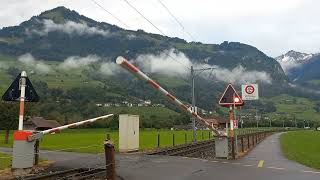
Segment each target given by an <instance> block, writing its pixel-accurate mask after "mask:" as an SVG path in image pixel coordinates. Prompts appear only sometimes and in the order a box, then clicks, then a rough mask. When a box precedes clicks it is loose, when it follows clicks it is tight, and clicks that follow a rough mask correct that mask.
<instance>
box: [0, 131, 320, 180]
mask: <svg viewBox="0 0 320 180" xmlns="http://www.w3.org/2000/svg"><path fill="white" fill-rule="evenodd" d="M279 136H280V134H274V135H272V136H269V137H268V138H267V139H266V140H264V141H263V142H261V143H260V144H259V145H258V146H257V147H256V148H255V149H254V150H252V151H251V152H250V153H248V155H247V156H246V157H244V158H243V159H240V160H236V161H227V160H216V161H215V160H213V161H211V160H210V161H209V160H203V159H194V158H185V157H170V156H148V155H142V154H121V155H117V157H116V164H117V174H118V175H120V176H121V177H122V178H123V179H125V180H143V179H147V180H149V179H152V180H158V179H159V180H162V179H168V180H182V179H187V180H188V179H190V180H191V179H192V180H194V179H198V180H206V179H208V180H209V179H210V180H212V179H224V180H229V179H230V180H233V179H239V180H242V179H243V180H257V179H258V180H273V179H274V180H319V179H320V172H319V171H316V170H314V169H311V168H308V167H305V166H303V165H300V164H298V163H296V162H293V161H290V160H287V159H286V158H285V157H284V156H283V154H282V153H281V150H280V145H279ZM1 150H2V151H10V149H5V148H0V151H1ZM41 156H42V157H45V158H48V159H50V160H53V161H55V163H54V164H53V165H52V167H51V169H52V170H56V169H65V168H75V167H91V168H98V167H100V166H101V167H102V166H103V165H104V156H103V154H83V153H72V152H52V151H41Z"/></svg>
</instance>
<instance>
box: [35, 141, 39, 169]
mask: <svg viewBox="0 0 320 180" xmlns="http://www.w3.org/2000/svg"><path fill="white" fill-rule="evenodd" d="M38 164H39V139H37V140H36V143H35V144H34V165H38Z"/></svg>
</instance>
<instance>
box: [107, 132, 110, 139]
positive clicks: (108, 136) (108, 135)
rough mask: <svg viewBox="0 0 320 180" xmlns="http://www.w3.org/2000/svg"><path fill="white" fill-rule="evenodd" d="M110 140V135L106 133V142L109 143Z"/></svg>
mask: <svg viewBox="0 0 320 180" xmlns="http://www.w3.org/2000/svg"><path fill="white" fill-rule="evenodd" d="M110 139H111V138H110V134H109V133H108V134H107V141H109V140H110Z"/></svg>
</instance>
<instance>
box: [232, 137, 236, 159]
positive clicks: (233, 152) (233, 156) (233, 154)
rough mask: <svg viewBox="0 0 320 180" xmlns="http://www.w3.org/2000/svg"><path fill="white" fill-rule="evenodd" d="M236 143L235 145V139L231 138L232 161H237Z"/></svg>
mask: <svg viewBox="0 0 320 180" xmlns="http://www.w3.org/2000/svg"><path fill="white" fill-rule="evenodd" d="M234 143H235V140H234V137H231V151H232V159H236V152H235V147H234Z"/></svg>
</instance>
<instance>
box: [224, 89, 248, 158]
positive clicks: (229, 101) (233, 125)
mask: <svg viewBox="0 0 320 180" xmlns="http://www.w3.org/2000/svg"><path fill="white" fill-rule="evenodd" d="M243 104H244V103H243V101H242V99H241V97H240V96H239V94H238V93H237V91H236V90H235V89H234V87H233V86H232V85H231V84H228V86H227V88H226V90H225V91H224V93H223V94H222V96H221V98H220V100H219V105H221V106H223V107H228V108H229V118H230V131H229V132H227V136H228V137H230V139H231V148H232V158H233V159H235V138H234V136H235V135H234V129H237V128H238V122H237V119H236V115H235V109H236V107H237V106H243Z"/></svg>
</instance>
